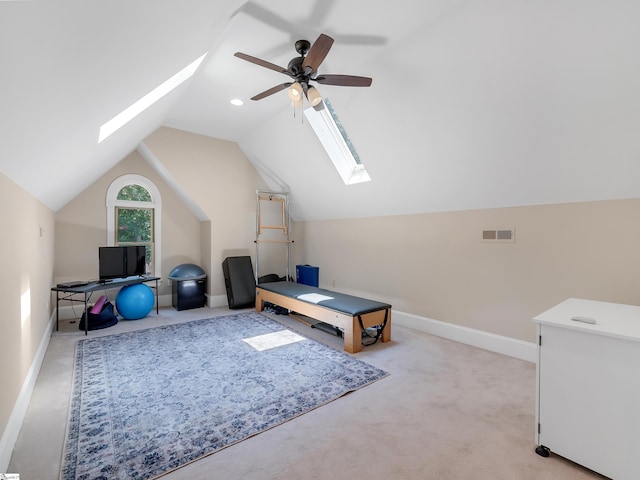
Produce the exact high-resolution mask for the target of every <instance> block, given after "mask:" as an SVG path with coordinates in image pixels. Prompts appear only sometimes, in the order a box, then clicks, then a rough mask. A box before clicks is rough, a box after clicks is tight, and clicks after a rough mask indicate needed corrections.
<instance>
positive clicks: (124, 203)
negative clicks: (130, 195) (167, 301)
mask: <svg viewBox="0 0 640 480" xmlns="http://www.w3.org/2000/svg"><path fill="white" fill-rule="evenodd" d="M127 185H141V186H143V187H144V188H146V189H147V191H148V192H149V194H150V195H151V201H150V202H132V201H130V200H118V192H120V190H122V188H124V187H126V186H127ZM116 207H133V208H135V207H138V208H153V225H154V232H153V240H154V246H155V251H154V252H153V262H154V276H156V277H162V269H161V265H162V261H161V260H162V259H161V257H162V255H161V252H162V243H161V242H162V199H161V198H160V190H158V187H156V186H155V184H154V183H153V182H152V181H151V180H149V179H148V178H146V177H143V176H142V175H136V174H134V173H129V174H126V175H122V176H120V177H118V178H116V179H115V180H114V181H113V182H111V185H109V188H108V190H107V246H109V247H112V246H114V245H115V243H116V234H115V231H116V230H115V225H116V221H115V218H116V215H115V212H116Z"/></svg>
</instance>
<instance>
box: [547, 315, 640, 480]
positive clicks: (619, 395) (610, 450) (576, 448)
mask: <svg viewBox="0 0 640 480" xmlns="http://www.w3.org/2000/svg"><path fill="white" fill-rule="evenodd" d="M540 332H541V336H542V345H541V346H540V358H539V361H540V365H539V376H540V378H539V409H540V410H539V412H538V413H539V421H540V434H539V437H538V440H539V443H540V444H541V445H544V446H545V447H548V448H549V449H551V451H552V452H554V453H557V454H558V455H561V456H563V457H566V458H568V459H570V460H572V461H574V462H576V463H579V464H581V465H583V466H585V467H587V468H590V469H592V470H595V471H596V472H599V473H601V474H603V475H606V476H608V477H611V478H615V479H616V480H618V479H620V480H622V479H634V480H637V479H638V478H640V462H639V461H638V458H637V455H638V452H640V441H639V440H638V439H639V438H640V413H639V412H640V343H638V342H633V341H627V340H622V339H618V338H614V337H609V336H606V335H601V334H591V333H588V332H583V331H576V330H570V329H567V328H562V327H555V326H550V325H542V326H541V329H540Z"/></svg>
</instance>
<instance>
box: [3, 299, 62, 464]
mask: <svg viewBox="0 0 640 480" xmlns="http://www.w3.org/2000/svg"><path fill="white" fill-rule="evenodd" d="M55 323H56V317H55V311H54V312H53V314H52V315H51V316H50V317H49V324H48V325H47V328H46V329H45V331H44V334H43V335H42V339H41V340H40V345H39V346H38V350H37V351H36V355H35V357H34V359H33V362H32V363H31V368H29V372H28V373H27V376H26V378H25V380H24V383H23V384H22V389H21V390H20V394H19V395H18V398H17V400H16V403H15V404H14V407H13V410H12V411H11V415H10V416H9V421H8V422H7V427H6V428H5V429H4V432H3V433H2V438H0V473H2V472H7V471H8V468H9V462H10V461H11V455H13V448H14V447H15V444H16V442H17V441H18V435H20V428H21V427H22V422H23V421H24V419H25V416H26V415H27V409H28V408H29V402H30V400H31V394H32V393H33V389H34V387H35V385H36V380H37V379H38V374H39V373H40V368H41V367H42V362H44V356H45V354H46V353H47V347H48V346H49V340H50V339H51V333H52V332H53V329H54V328H55Z"/></svg>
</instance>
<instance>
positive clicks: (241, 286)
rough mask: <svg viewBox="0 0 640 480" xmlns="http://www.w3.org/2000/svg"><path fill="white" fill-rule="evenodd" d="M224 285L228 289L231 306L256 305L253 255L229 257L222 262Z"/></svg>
mask: <svg viewBox="0 0 640 480" xmlns="http://www.w3.org/2000/svg"><path fill="white" fill-rule="evenodd" d="M222 273H223V274H224V285H225V287H226V289H227V301H228V303H229V308H245V307H250V306H253V305H255V302H256V279H255V277H254V276H253V266H252V265H251V257H248V256H247V257H227V258H225V259H224V261H223V262H222Z"/></svg>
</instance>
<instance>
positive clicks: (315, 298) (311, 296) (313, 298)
mask: <svg viewBox="0 0 640 480" xmlns="http://www.w3.org/2000/svg"><path fill="white" fill-rule="evenodd" d="M296 298H297V299H299V300H304V301H305V302H311V303H318V302H321V301H323V300H333V297H327V296H326V295H321V294H319V293H305V294H303V295H298V296H297V297H296Z"/></svg>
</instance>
